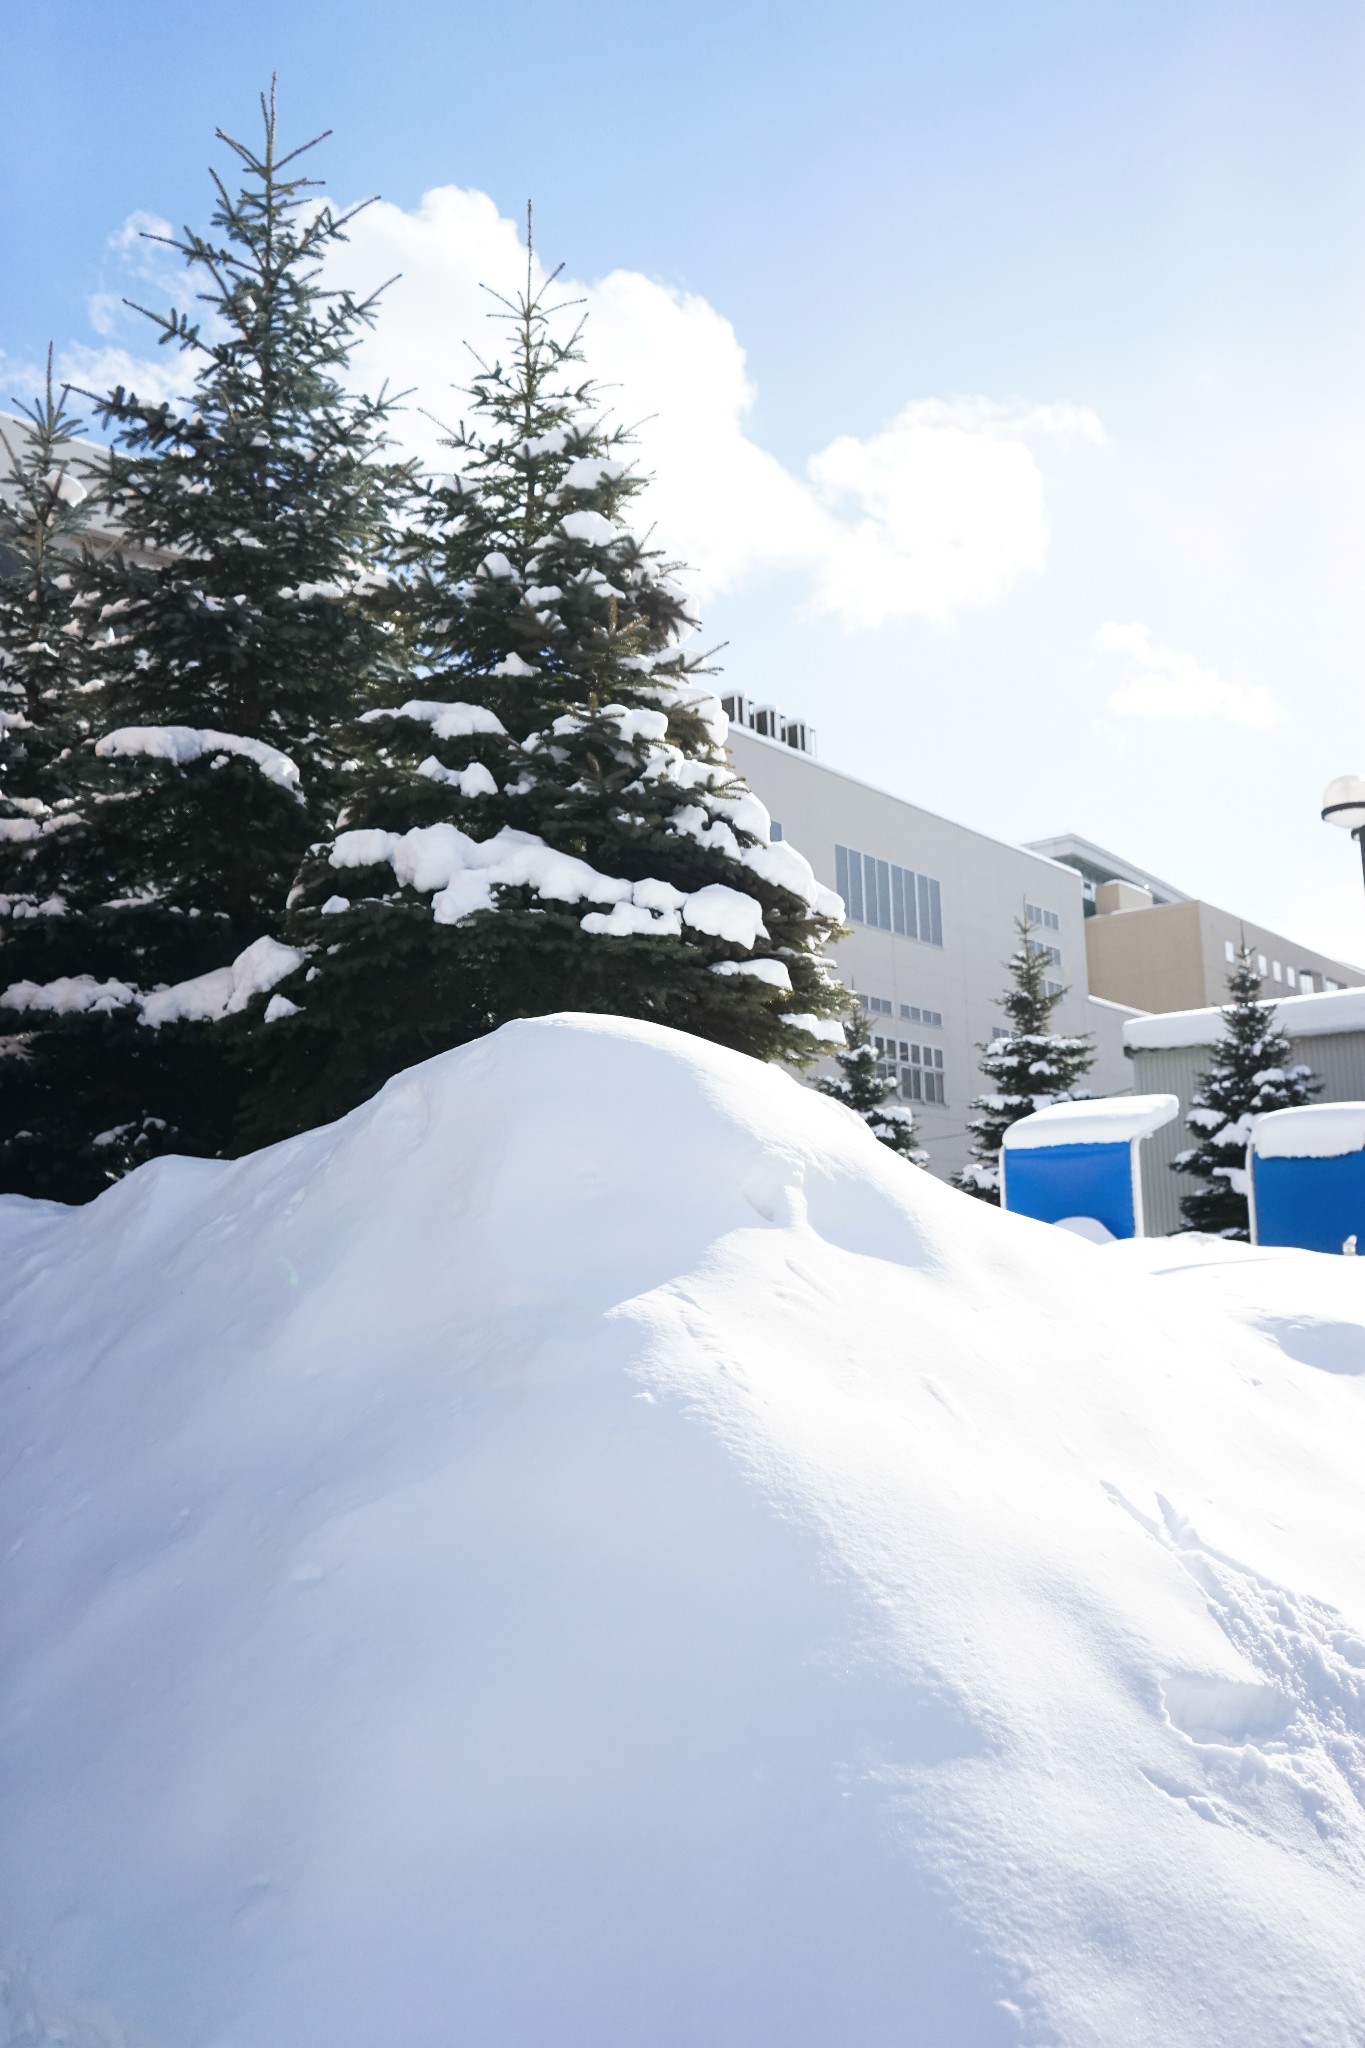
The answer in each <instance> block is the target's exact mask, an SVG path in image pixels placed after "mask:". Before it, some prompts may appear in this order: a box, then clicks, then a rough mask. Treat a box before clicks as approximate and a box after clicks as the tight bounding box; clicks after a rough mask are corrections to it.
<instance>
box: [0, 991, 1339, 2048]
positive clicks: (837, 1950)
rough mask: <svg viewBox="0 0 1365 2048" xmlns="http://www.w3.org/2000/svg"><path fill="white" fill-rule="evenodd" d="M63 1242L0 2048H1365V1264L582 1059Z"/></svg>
mask: <svg viewBox="0 0 1365 2048" xmlns="http://www.w3.org/2000/svg"><path fill="white" fill-rule="evenodd" d="M0 1256H2V1257H3V1261H4V1272H5V1274H6V1279H7V1292H8V1300H7V1303H6V1306H5V1311H4V1324H3V1338H2V1339H0V1341H2V1342H3V1392H2V1394H0V1441H3V1444H4V1446H5V1457H6V1468H7V1470H6V1478H5V1483H4V1487H3V1490H2V1491H0V1520H2V1521H3V1529H2V1530H0V1553H2V1554H3V1555H4V1558H5V1567H4V1571H5V1578H4V1602H5V1607H4V1624H3V1677H2V1679H0V1743H2V1744H3V1750H2V1752H0V1914H2V1916H3V1933H0V1958H3V1964H0V2016H2V2017H0V2041H4V2042H5V2043H7V2044H19V2043H23V2044H25V2048H37V2044H40V2043H56V2042H58V2041H61V2042H64V2043H69V2044H73V2048H108V2044H112V2043H115V2042H119V2043H122V2042H127V2043H130V2044H142V2048H191V2044H193V2048H315V2044H316V2048H377V2044H380V2043H385V2044H387V2043H402V2044H403V2048H451V2044H456V2043H458V2044H464V2043H469V2044H471V2048H472V2044H478V2048H589V2044H591V2048H891V2044H896V2048H969V2044H970V2048H997V2044H999V2048H1007V2044H1008V2048H1014V2044H1021V2043H1029V2044H1036V2048H1045V2044H1048V2048H1053V2044H1064V2048H1158V2044H1159V2048H1193V2044H1196V2043H1197V2044H1201V2048H1215V2044H1216V2048H1231V2044H1236V2048H1272V2044H1273V2048H1291V2044H1292V2048H1305V2044H1308V2043H1312V2044H1315V2048H1347V2044H1355V2048H1358V2044H1359V2043H1360V2041H1361V2040H1362V2038H1365V1905H1363V1904H1362V1900H1363V1899H1365V1540H1363V1539H1365V1513H1363V1512H1362V1500H1361V1483H1360V1482H1361V1474H1362V1471H1365V1260H1361V1261H1356V1260H1348V1259H1337V1260H1329V1259H1320V1258H1314V1257H1312V1256H1311V1255H1300V1254H1293V1253H1259V1254H1258V1253H1255V1252H1251V1251H1248V1250H1246V1249H1245V1248H1238V1247H1227V1246H1220V1245H1209V1244H1198V1243H1193V1244H1183V1245H1172V1244H1170V1243H1158V1244H1153V1245H1146V1246H1114V1247H1103V1248H1100V1247H1096V1246H1093V1245H1090V1244H1087V1243H1084V1242H1081V1241H1079V1240H1077V1239H1074V1238H1072V1237H1070V1236H1069V1235H1068V1234H1067V1233H1065V1232H1062V1231H1056V1230H1050V1229H1048V1228H1046V1227H1044V1226H1041V1225H1035V1224H1032V1223H1029V1222H1027V1221H1024V1220H1022V1219H1019V1218H1014V1217H1008V1216H1001V1215H999V1214H997V1213H996V1212H994V1211H992V1210H989V1209H987V1208H985V1207H983V1206H981V1205H979V1204H977V1203H974V1202H972V1201H970V1200H969V1199H968V1198H966V1197H965V1196H962V1195H959V1194H956V1193H955V1192H954V1191H953V1190H951V1189H949V1188H947V1187H944V1186H943V1185H941V1184H940V1183H938V1182H936V1181H934V1180H932V1179H930V1178H929V1177H928V1176H927V1175H925V1174H922V1173H919V1172H917V1171H916V1170H915V1169H914V1168H912V1167H909V1166H906V1165H904V1164H902V1163H901V1162H900V1161H898V1160H897V1159H895V1158H893V1157H892V1156H891V1155H890V1154H889V1153H888V1152H886V1151H885V1150H884V1149H882V1148H880V1147H878V1146H877V1145H876V1143H875V1142H874V1141H873V1140H872V1139H871V1137H870V1136H869V1135H868V1133H867V1132H866V1130H865V1129H864V1128H863V1127H862V1126H861V1125H859V1124H858V1123H857V1122H856V1120H855V1119H854V1118H853V1117H852V1116H851V1115H850V1114H849V1113H848V1112H847V1111H846V1110H844V1109H843V1108H842V1107H840V1106H839V1105H838V1104H836V1103H833V1102H830V1101H828V1100H826V1099H824V1098H822V1097H820V1096H817V1095H815V1094H814V1093H812V1092H810V1091H807V1090H803V1089H801V1088H799V1087H798V1086H797V1085H796V1084H795V1083H793V1082H792V1081H790V1080H789V1079H787V1078H786V1077H785V1076H784V1075H783V1074H782V1073H780V1072H778V1071H776V1070H773V1069H770V1068H764V1067H760V1066H757V1065H755V1064H753V1063H752V1062H750V1061H747V1060H745V1059H742V1058H740V1057H738V1056H736V1055H732V1054H728V1053H725V1052H722V1051H720V1050H717V1049H716V1048H715V1047H712V1046H708V1045H705V1044H703V1043H701V1042H699V1041H697V1040H695V1039H691V1038H683V1037H679V1036H676V1035H673V1034H670V1033H666V1032H662V1031H659V1030H656V1029H653V1028H651V1027H648V1026H645V1025H639V1024H631V1023H623V1022H619V1021H616V1020H611V1019H602V1018H595V1019H590V1018H580V1017H561V1018H549V1019H543V1020H540V1021H537V1022H534V1023H524V1024H518V1025H514V1026H511V1027H509V1028H507V1029H506V1030H504V1031H501V1032H499V1033H498V1034H497V1035H496V1036H495V1037H493V1038H491V1039H488V1040H485V1041H483V1042H482V1043H480V1044H478V1045H475V1046H471V1047H468V1048H465V1049H464V1050H462V1051H460V1052H457V1053H452V1054H448V1055H446V1056H445V1057H443V1058H441V1059H438V1060H434V1061H432V1062H430V1063H429V1064H428V1065H426V1066H425V1067H421V1068H418V1069H415V1070H414V1071H413V1072H411V1073H409V1074H406V1075H404V1076H402V1077H401V1078H400V1079H398V1080H397V1081H395V1082H394V1083H392V1084H391V1085H390V1086H389V1087H388V1088H387V1089H386V1090H385V1091H384V1093H383V1094H382V1095H381V1096H380V1097H378V1098H377V1099H376V1100H375V1101H374V1102H373V1103H371V1104H369V1105H367V1106H366V1107H364V1108H363V1109H360V1110H358V1111H356V1112H355V1113H354V1114H353V1115H351V1116H350V1117H348V1118H347V1119H346V1120H345V1121H344V1122H343V1123H341V1124H339V1125H336V1126H335V1127H333V1128H332V1129H330V1130H326V1131H319V1132H314V1133H312V1134H311V1135H309V1136H307V1137H304V1138H301V1139H297V1140H295V1141H292V1142H290V1143H289V1144H286V1145H282V1146H279V1147H278V1148H276V1149H275V1150H273V1151H271V1152H267V1153H262V1154H257V1155H256V1156H254V1157H253V1158H250V1159H246V1160H243V1161H240V1162H238V1163H236V1164H230V1165H228V1164H222V1163H213V1162H204V1161H186V1160H162V1161H158V1162H156V1163H154V1164H152V1165H150V1166H146V1167H144V1168H142V1169H141V1171H140V1172H138V1173H136V1174H135V1175H133V1176H132V1178H131V1179H129V1180H127V1181H125V1182H123V1183H122V1184H121V1185H119V1186H118V1187H115V1188H113V1189H112V1190H111V1191H110V1192H109V1193H108V1194H107V1195H105V1196H104V1197H103V1198H102V1199H101V1200H100V1201H99V1202H98V1203H96V1204H94V1205H93V1206H92V1207H90V1208H87V1209H84V1210H77V1211H71V1212H67V1211H63V1210H59V1209H56V1208H52V1207H48V1206H45V1205H38V1204H28V1203H24V1202H21V1201H18V1200H10V1201H7V1202H5V1203H3V1204H0Z"/></svg>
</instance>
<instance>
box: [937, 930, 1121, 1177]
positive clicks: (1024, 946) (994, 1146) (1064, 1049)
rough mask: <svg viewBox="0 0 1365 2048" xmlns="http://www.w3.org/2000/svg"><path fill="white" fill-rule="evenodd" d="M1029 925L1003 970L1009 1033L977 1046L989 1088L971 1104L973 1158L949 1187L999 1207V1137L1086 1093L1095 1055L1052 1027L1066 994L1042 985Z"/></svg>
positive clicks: (1044, 964)
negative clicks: (1007, 980) (1007, 981)
mask: <svg viewBox="0 0 1365 2048" xmlns="http://www.w3.org/2000/svg"><path fill="white" fill-rule="evenodd" d="M1033 931H1034V927H1033V926H1032V925H1030V924H1028V923H1027V922H1026V921H1025V920H1023V919H1020V921H1019V924H1018V932H1019V944H1018V947H1017V948H1016V950H1015V951H1014V952H1013V953H1012V954H1011V955H1010V958H1009V960H1008V961H1007V963H1006V965H1007V967H1008V969H1009V972H1010V975H1011V978H1012V986H1011V987H1010V988H1008V989H1006V991H1005V993H1004V995H1003V996H1002V997H1001V999H1000V1007H1001V1009H1003V1010H1004V1012H1005V1014H1006V1016H1007V1017H1008V1018H1009V1020H1010V1022H1009V1029H1008V1030H1007V1031H1005V1032H1002V1033H1001V1035H1000V1036H999V1037H998V1038H993V1039H992V1040H991V1042H990V1044H989V1045H983V1046H980V1047H978V1050H979V1052H980V1054H981V1071H982V1073H983V1074H984V1075H985V1076H986V1078H987V1080H989V1081H992V1082H993V1083H994V1084H995V1085H994V1088H993V1089H992V1091H991V1092H990V1093H989V1094H985V1095H979V1096H977V1098H976V1099H975V1101H974V1102H973V1103H972V1104H971V1107H972V1109H974V1110H976V1111H978V1112H979V1114H978V1115H976V1116H974V1117H972V1118H971V1119H970V1120H969V1122H968V1129H969V1130H970V1131H971V1132H972V1134H973V1140H974V1142H973V1144H972V1156H971V1159H970V1161H969V1162H968V1164H967V1165H966V1166H964V1167H963V1169H962V1171H961V1172H960V1173H958V1174H955V1175H954V1177H953V1178H954V1184H955V1186H957V1187H960V1188H963V1189H965V1191H966V1192H967V1193H968V1194H969V1195H977V1196H979V1197H980V1199H981V1200H982V1201H985V1202H994V1203H996V1204H998V1203H999V1201H1000V1152H1001V1147H1002V1146H1003V1144H1004V1139H1005V1133H1006V1131H1007V1130H1008V1129H1009V1127H1010V1125H1011V1124H1014V1123H1018V1121H1019V1119H1020V1117H1023V1116H1031V1115H1032V1113H1033V1111H1034V1110H1035V1109H1042V1108H1043V1107H1044V1106H1045V1105H1046V1104H1047V1103H1049V1102H1068V1101H1071V1100H1073V1099H1074V1098H1075V1097H1076V1096H1078V1095H1081V1094H1083V1093H1084V1092H1085V1091H1084V1090H1083V1089H1079V1088H1077V1086H1076V1083H1077V1082H1078V1081H1079V1080H1080V1079H1081V1077H1082V1075H1084V1074H1086V1073H1088V1072H1089V1070H1090V1068H1091V1066H1092V1065H1093V1064H1094V1059H1095V1054H1094V1049H1093V1047H1092V1045H1091V1042H1090V1040H1089V1039H1088V1038H1067V1037H1063V1036H1062V1035H1061V1034H1060V1033H1058V1032H1055V1031H1053V1030H1052V1029H1051V1024H1052V1013H1053V1011H1054V1010H1055V1009H1056V1007H1057V1005H1058V1003H1059V1002H1060V1001H1061V999H1062V996H1063V995H1064V994H1065V993H1066V991H1065V990H1064V989H1053V991H1052V992H1051V993H1050V994H1049V993H1048V989H1047V986H1046V982H1047V971H1048V966H1049V961H1048V957H1047V951H1046V948H1045V946H1044V945H1043V943H1042V942H1041V941H1040V940H1038V939H1035V938H1034V936H1033Z"/></svg>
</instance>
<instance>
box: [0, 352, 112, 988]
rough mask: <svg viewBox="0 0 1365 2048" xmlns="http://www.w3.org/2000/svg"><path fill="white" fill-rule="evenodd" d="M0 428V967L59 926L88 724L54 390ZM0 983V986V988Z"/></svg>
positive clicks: (56, 935) (38, 945)
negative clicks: (0, 917)
mask: <svg viewBox="0 0 1365 2048" xmlns="http://www.w3.org/2000/svg"><path fill="white" fill-rule="evenodd" d="M15 403H16V406H17V411H18V418H17V419H16V420H15V421H14V422H13V423H12V424H8V425H0V902H3V906H4V909H3V920H4V921H3V923H2V924H0V973H3V975H4V979H5V980H12V979H13V978H14V977H15V975H16V973H18V972H27V971H29V969H30V967H33V966H37V964H38V963H40V962H41V961H42V959H43V958H44V956H45V954H46V953H47V952H48V950H49V949H54V950H55V949H59V948H60V946H61V943H62V940H63V938H64V936H65V934H66V932H67V930H68V927H69V919H67V918H65V916H64V913H65V911H66V910H67V908H68V904H67V901H66V897H65V894H64V892H63V883H64V881H65V879H66V876H67V873H68V870H69V867H70V865H71V861H70V856H69V854H68V852H67V848H68V847H69V846H70V844H71V841H72V837H73V832H74V831H75V828H76V825H77V822H78V821H77V815H76V799H77V757H76V750H77V748H78V747H79V745H80V742H81V740H82V739H83V738H84V737H85V735H86V732H87V730H88V723H89V721H88V718H87V717H86V716H85V711H86V705H85V700H84V697H83V695H82V691H81V687H80V686H81V681H82V671H81V665H80V647H79V642H80V638H81V632H82V628H81V621H80V619H79V617H78V616H77V614H76V611H75V608H74V605H73V602H72V598H73V580H72V571H73V569H74V567H75V566H76V561H77V558H78V556H79V553H80V545H81V538H82V535H83V533H84V531H85V528H86V525H87V524H88V521H89V517H90V510H91V507H90V502H89V496H88V493H87V491H86V489H85V486H84V485H83V484H82V482H81V479H80V476H79V474H78V467H79V465H78V462H77V460H76V455H75V451H74V449H73V448H72V446H71V443H72V441H73V439H74V437H75V436H76V435H78V434H79V433H80V432H81V422H80V421H79V420H78V419H76V418H75V416H74V415H73V413H72V412H71V410H70V408H69V405H68V394H67V392H66V391H65V390H61V391H58V392H54V390H53V384H52V353H51V350H49V351H48V364H47V381H46V386H45V389H44V392H43V395H42V397H41V398H37V399H34V400H33V401H32V402H31V403H28V404H25V403H23V402H21V401H17V400H16V401H15ZM0 985H3V983H0Z"/></svg>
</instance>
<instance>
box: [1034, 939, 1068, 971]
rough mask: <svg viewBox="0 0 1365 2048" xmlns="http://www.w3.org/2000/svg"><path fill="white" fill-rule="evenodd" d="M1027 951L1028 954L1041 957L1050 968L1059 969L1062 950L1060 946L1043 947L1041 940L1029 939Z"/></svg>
mask: <svg viewBox="0 0 1365 2048" xmlns="http://www.w3.org/2000/svg"><path fill="white" fill-rule="evenodd" d="M1028 949H1029V951H1030V953H1034V954H1038V955H1041V957H1042V958H1043V959H1044V960H1046V961H1047V963H1048V965H1049V966H1050V967H1060V966H1061V964H1062V949H1061V947H1060V946H1045V945H1044V944H1043V941H1042V940H1041V939H1030V940H1029V942H1028Z"/></svg>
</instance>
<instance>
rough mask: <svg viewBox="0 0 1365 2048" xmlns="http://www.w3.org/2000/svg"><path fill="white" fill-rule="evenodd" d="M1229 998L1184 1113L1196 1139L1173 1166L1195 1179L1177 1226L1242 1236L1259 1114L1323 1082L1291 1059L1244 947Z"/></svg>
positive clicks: (1302, 1097)
mask: <svg viewBox="0 0 1365 2048" xmlns="http://www.w3.org/2000/svg"><path fill="white" fill-rule="evenodd" d="M1228 994H1229V996H1230V998H1231V1000H1230V1002H1229V1003H1228V1004H1227V1007H1226V1008H1225V1009H1224V1010H1223V1012H1222V1017H1223V1022H1224V1024H1225V1026H1226V1031H1225V1033H1224V1036H1223V1037H1222V1038H1221V1039H1220V1040H1219V1041H1218V1043H1217V1044H1216V1045H1215V1046H1214V1048H1213V1052H1212V1054H1211V1056H1210V1061H1209V1070H1208V1072H1207V1073H1206V1074H1204V1075H1202V1076H1201V1077H1200V1086H1199V1090H1198V1092H1197V1094H1196V1095H1195V1097H1194V1101H1193V1102H1192V1104H1191V1106H1190V1112H1189V1115H1188V1116H1187V1117H1186V1119H1185V1124H1186V1128H1187V1129H1188V1130H1189V1131H1190V1132H1191V1133H1192V1134H1193V1136H1194V1139H1195V1143H1194V1144H1193V1145H1191V1146H1189V1147H1187V1148H1186V1150H1185V1151H1183V1152H1180V1153H1178V1154H1177V1155H1176V1157H1175V1158H1174V1159H1173V1160H1172V1161H1171V1165H1172V1167H1173V1168H1174V1169H1175V1171H1176V1172H1177V1173H1184V1174H1190V1175H1192V1176H1194V1178H1195V1179H1196V1180H1197V1181H1198V1182H1199V1185H1198V1186H1196V1187H1193V1188H1191V1189H1190V1191H1189V1193H1188V1194H1183V1195H1182V1196H1181V1197H1180V1213H1181V1215H1182V1216H1183V1218H1184V1222H1183V1223H1182V1225H1181V1228H1182V1230H1198V1231H1204V1232H1207V1233H1208V1234H1209V1235H1210V1236H1215V1237H1235V1238H1242V1239H1245V1238H1247V1237H1249V1235H1250V1224H1249V1219H1248V1214H1247V1178H1246V1149H1247V1145H1248V1144H1249V1142H1250V1139H1251V1129H1252V1125H1253V1123H1254V1122H1255V1120H1256V1118H1257V1117H1258V1116H1264V1115H1266V1114H1267V1112H1268V1111H1270V1110H1272V1109H1295V1108H1297V1107H1298V1106H1299V1105H1300V1104H1301V1103H1305V1102H1309V1101H1311V1100H1312V1098H1313V1096H1315V1095H1316V1094H1317V1093H1318V1092H1319V1091H1320V1089H1321V1087H1322V1083H1321V1081H1319V1080H1318V1079H1317V1077H1316V1076H1315V1075H1314V1074H1313V1073H1312V1071H1311V1069H1310V1068H1308V1067H1305V1066H1297V1065H1295V1064H1293V1061H1292V1058H1291V1051H1290V1044H1289V1040H1288V1039H1287V1038H1286V1037H1285V1035H1284V1033H1283V1032H1282V1031H1281V1030H1279V1029H1278V1027H1277V1026H1276V1023H1275V1006H1274V1004H1273V1003H1266V1002H1262V1000H1261V981H1260V976H1259V975H1258V974H1256V973H1255V972H1254V970H1253V968H1252V965H1251V955H1250V953H1249V952H1247V951H1246V950H1245V948H1244V949H1243V950H1242V951H1241V952H1240V953H1239V955H1238V957H1237V962H1236V965H1235V966H1234V967H1233V970H1232V972H1231V974H1229V976H1228Z"/></svg>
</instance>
